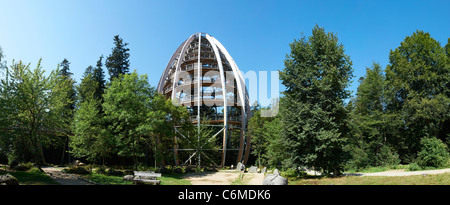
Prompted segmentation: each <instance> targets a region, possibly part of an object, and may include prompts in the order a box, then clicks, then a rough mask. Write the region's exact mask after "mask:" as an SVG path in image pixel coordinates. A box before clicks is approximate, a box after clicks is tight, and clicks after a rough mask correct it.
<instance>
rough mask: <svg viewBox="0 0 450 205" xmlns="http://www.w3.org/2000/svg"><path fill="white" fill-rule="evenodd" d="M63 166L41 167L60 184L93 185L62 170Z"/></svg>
mask: <svg viewBox="0 0 450 205" xmlns="http://www.w3.org/2000/svg"><path fill="white" fill-rule="evenodd" d="M63 169H64V167H42V170H44V172H45V174H47V175H48V176H49V177H50V178H52V179H53V180H54V181H55V182H57V183H59V184H61V185H93V184H92V183H89V182H87V181H85V180H83V179H81V178H80V177H78V176H77V175H75V174H67V173H64V172H62V170H63Z"/></svg>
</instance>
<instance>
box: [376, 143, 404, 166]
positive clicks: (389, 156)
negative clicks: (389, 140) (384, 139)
mask: <svg viewBox="0 0 450 205" xmlns="http://www.w3.org/2000/svg"><path fill="white" fill-rule="evenodd" d="M376 162H377V163H376V165H377V166H382V167H392V166H396V165H398V164H399V163H400V158H399V157H398V154H397V153H395V152H394V151H392V149H391V148H390V147H388V146H383V147H381V149H380V153H378V154H377V156H376Z"/></svg>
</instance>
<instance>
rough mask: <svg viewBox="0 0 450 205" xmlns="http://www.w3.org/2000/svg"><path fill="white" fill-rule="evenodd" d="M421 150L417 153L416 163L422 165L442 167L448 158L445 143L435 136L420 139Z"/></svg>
mask: <svg viewBox="0 0 450 205" xmlns="http://www.w3.org/2000/svg"><path fill="white" fill-rule="evenodd" d="M420 145H421V147H422V150H421V151H420V152H419V153H418V154H417V163H418V164H419V165H420V166H421V167H422V168H424V167H434V168H439V167H444V166H446V165H447V163H448V160H449V158H450V156H449V153H448V150H447V145H445V144H444V143H443V142H442V141H441V140H440V139H437V138H436V137H432V138H428V137H424V138H422V139H421V140H420Z"/></svg>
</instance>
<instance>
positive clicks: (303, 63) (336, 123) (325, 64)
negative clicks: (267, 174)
mask: <svg viewBox="0 0 450 205" xmlns="http://www.w3.org/2000/svg"><path fill="white" fill-rule="evenodd" d="M290 47H291V53H290V54H288V55H287V57H286V60H285V61H284V63H285V68H284V69H283V70H282V71H281V72H280V79H281V80H282V84H283V85H284V86H286V91H285V92H284V95H285V97H284V98H282V99H281V104H280V105H281V106H280V114H281V117H282V119H281V124H282V137H281V138H282V141H283V144H284V147H285V151H286V152H287V155H288V156H287V157H286V159H285V161H284V166H286V167H298V166H302V165H304V166H308V167H315V169H320V170H323V172H324V173H326V174H330V173H331V172H333V173H334V174H339V173H340V171H341V169H342V164H343V162H344V160H345V152H344V145H345V141H346V138H347V133H348V123H347V120H348V111H347V109H346V108H345V107H344V102H343V100H344V99H346V98H348V97H349V96H350V92H349V91H348V90H346V88H347V87H348V85H349V82H350V78H351V77H352V67H351V65H352V63H351V61H350V57H349V56H348V55H346V54H345V53H344V46H343V45H342V44H340V43H339V42H338V38H337V37H336V35H335V34H333V33H326V32H325V30H324V29H323V28H320V27H318V26H316V27H315V28H314V29H313V30H312V36H310V37H309V38H306V37H303V38H301V39H300V40H295V41H294V42H293V43H291V44H290Z"/></svg>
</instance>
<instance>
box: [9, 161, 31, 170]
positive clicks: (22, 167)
mask: <svg viewBox="0 0 450 205" xmlns="http://www.w3.org/2000/svg"><path fill="white" fill-rule="evenodd" d="M32 167H33V163H31V162H27V163H19V164H18V165H17V166H14V168H13V169H14V170H16V171H28V170H29V169H31V168H32Z"/></svg>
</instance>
